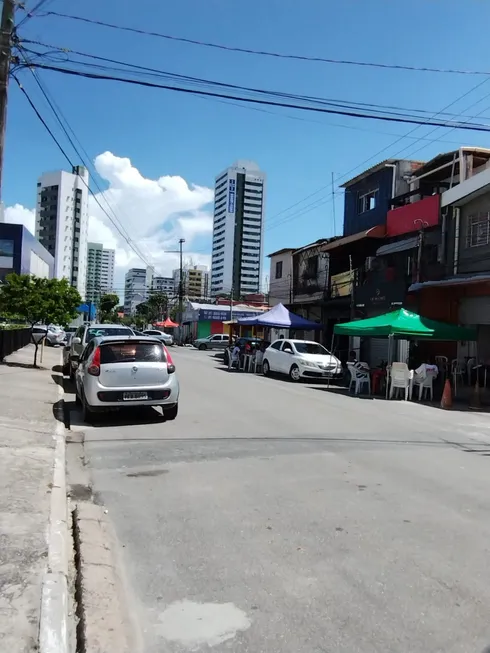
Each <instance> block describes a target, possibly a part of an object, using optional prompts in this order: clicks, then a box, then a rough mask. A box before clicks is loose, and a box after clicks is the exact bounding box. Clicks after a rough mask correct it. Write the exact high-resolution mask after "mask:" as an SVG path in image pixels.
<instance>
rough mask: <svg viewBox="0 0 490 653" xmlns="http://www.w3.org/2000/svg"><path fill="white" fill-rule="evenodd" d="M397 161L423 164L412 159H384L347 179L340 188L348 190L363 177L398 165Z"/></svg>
mask: <svg viewBox="0 0 490 653" xmlns="http://www.w3.org/2000/svg"><path fill="white" fill-rule="evenodd" d="M399 161H408V162H409V163H419V164H423V163H424V162H423V161H415V160H413V159H385V160H384V161H381V162H380V163H377V164H376V165H374V166H372V167H371V168H368V169H367V170H364V171H363V172H360V173H359V174H358V175H357V176H356V177H352V179H349V181H346V182H345V183H344V184H341V186H340V188H348V187H349V186H352V184H357V182H358V181H361V179H364V177H368V176H369V175H372V174H373V173H374V172H378V170H382V169H383V168H385V167H386V166H387V165H393V164H394V163H398V162H399Z"/></svg>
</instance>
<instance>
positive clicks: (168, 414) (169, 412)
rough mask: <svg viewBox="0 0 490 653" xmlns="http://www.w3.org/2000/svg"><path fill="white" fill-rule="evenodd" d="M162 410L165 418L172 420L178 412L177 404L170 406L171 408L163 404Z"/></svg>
mask: <svg viewBox="0 0 490 653" xmlns="http://www.w3.org/2000/svg"><path fill="white" fill-rule="evenodd" d="M162 411H163V416H164V417H165V420H168V421H171V420H174V419H175V418H176V417H177V415H178V413H179V404H175V406H172V408H165V406H162Z"/></svg>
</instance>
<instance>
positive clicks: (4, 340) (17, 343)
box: [0, 329, 31, 361]
mask: <svg viewBox="0 0 490 653" xmlns="http://www.w3.org/2000/svg"><path fill="white" fill-rule="evenodd" d="M30 342H31V330H30V329H0V361H3V359H4V358H5V356H8V355H9V354H11V353H12V352H14V351H17V350H18V349H22V347H25V346H26V345H28V344H29V343H30Z"/></svg>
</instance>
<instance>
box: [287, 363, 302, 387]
mask: <svg viewBox="0 0 490 653" xmlns="http://www.w3.org/2000/svg"><path fill="white" fill-rule="evenodd" d="M289 378H290V379H291V381H294V382H295V383H297V382H298V381H301V372H300V371H299V367H298V366H297V365H292V366H291V369H290V370H289Z"/></svg>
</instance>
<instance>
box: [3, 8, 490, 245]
mask: <svg viewBox="0 0 490 653" xmlns="http://www.w3.org/2000/svg"><path fill="white" fill-rule="evenodd" d="M29 4H30V5H33V4H34V2H33V0H30V3H29V2H28V5H29ZM46 7H47V9H48V10H58V11H66V12H67V13H74V14H78V15H82V16H87V17H90V18H95V19H98V20H102V21H109V22H115V23H119V24H124V25H133V26H136V27H139V28H142V29H145V30H156V31H161V32H165V33H167V34H173V35H176V36H183V37H188V38H192V39H198V40H203V41H214V42H219V43H222V44H225V45H231V46H239V47H245V48H252V49H261V50H272V51H279V52H285V53H296V54H303V55H309V56H323V57H333V58H336V59H358V60H364V61H376V62H380V63H390V64H402V65H413V66H430V67H437V68H460V69H468V70H472V69H479V70H481V69H489V70H490V65H489V64H488V54H487V52H488V25H490V3H487V2H483V1H482V0H466V1H465V2H464V3H462V2H461V1H456V0H445V1H444V2H443V1H442V0H438V1H436V0H413V1H412V2H410V3H406V2H405V3H402V2H396V1H391V2H390V1H388V0H369V1H368V2H367V1H364V2H361V0H357V1H354V0H343V1H342V2H339V1H337V2H332V1H330V0H303V1H302V2H298V0H248V2H247V3H238V2H233V1H232V0H228V1H225V0H180V1H179V2H170V1H167V2H161V1H157V0H139V2H138V3H134V2H130V0H104V1H103V2H101V0H86V1H85V2H84V3H78V4H77V5H75V4H74V3H67V2H63V1H62V0H50V2H48V3H47V4H46ZM20 35H21V37H22V36H23V37H25V38H31V39H38V40H40V41H43V42H45V43H49V44H54V45H57V46H58V45H59V46H64V47H67V48H72V49H78V50H81V51H84V52H90V53H93V54H97V55H100V56H106V57H111V58H114V59H121V60H125V61H128V60H129V61H132V62H134V63H137V64H140V65H146V66H152V67H156V68H161V69H164V70H168V71H171V72H174V73H179V74H185V75H192V76H197V77H205V78H208V79H214V80H218V81H225V82H232V83H235V84H243V85H248V86H255V87H260V88H265V89H269V90H281V91H289V92H295V93H303V94H309V95H316V96H322V97H330V98H339V99H345V100H355V101H362V102H373V103H380V104H391V105H398V106H402V107H411V108H420V109H427V110H433V111H434V112H435V111H438V110H440V109H442V108H443V107H444V106H445V105H448V104H449V103H451V102H453V101H454V100H456V99H457V98H458V97H459V96H462V95H463V94H465V93H468V92H469V91H470V90H471V89H472V88H473V87H475V86H476V85H477V84H479V83H481V82H482V81H483V80H484V79H485V77H482V76H475V75H451V74H438V73H423V72H409V71H396V70H380V69H373V68H361V67H354V66H345V65H329V64H322V63H311V62H300V61H290V60H281V59H273V58H267V57H263V56H255V55H246V54H241V53H234V52H224V51H220V50H212V49H208V48H204V47H198V46H194V45H188V44H182V43H176V42H169V41H165V40H162V39H157V38H151V37H149V36H139V35H135V34H128V33H124V32H118V31H113V30H109V29H107V28H103V27H96V26H92V25H86V24H82V23H79V22H75V21H69V20H66V19H60V18H56V17H53V16H47V17H34V18H32V19H31V20H30V21H29V22H28V23H27V24H26V25H25V26H24V27H23V28H22V29H21V31H20ZM42 77H43V80H44V82H45V83H46V85H47V87H48V88H49V90H50V92H51V93H52V95H53V96H54V98H55V99H56V101H57V103H58V104H59V106H60V107H61V108H62V110H63V112H64V113H65V115H66V117H67V118H68V120H69V122H70V123H71V125H72V126H73V127H74V128H75V131H76V133H77V136H78V138H79V139H80V141H81V142H82V143H83V145H84V148H85V149H86V151H87V152H88V154H89V155H90V157H91V158H92V159H94V158H95V157H96V156H97V155H100V154H101V153H103V152H106V151H109V152H112V153H113V154H114V155H115V156H116V157H128V158H129V159H130V160H131V163H132V165H133V166H134V167H135V168H137V169H138V170H139V171H140V173H141V175H143V177H146V178H149V179H157V178H159V177H161V176H163V175H174V176H177V175H178V176H181V177H183V178H184V179H185V180H186V181H187V182H188V183H193V184H198V185H201V186H211V185H212V184H213V180H214V176H215V175H216V174H217V173H218V172H220V171H221V170H222V169H223V168H225V167H226V166H228V165H230V164H231V163H233V162H234V161H235V160H236V159H239V158H245V159H252V160H255V161H256V162H257V163H258V164H259V165H260V167H261V168H262V169H263V170H264V171H266V173H267V175H268V199H267V220H268V223H269V224H268V228H267V231H266V247H265V250H266V253H267V252H270V251H273V250H274V249H277V248H279V247H283V246H289V245H292V246H300V245H302V244H305V243H307V242H308V241H311V240H314V239H316V238H320V237H326V236H330V235H332V234H333V233H334V223H333V211H332V201H331V190H330V188H328V187H327V188H326V189H325V190H323V191H322V192H319V193H318V194H316V195H314V196H313V197H312V198H311V199H309V200H305V201H304V202H302V203H299V204H298V205H297V206H296V207H294V208H293V209H291V210H289V211H286V212H285V213H281V212H282V211H284V210H285V209H287V208H288V207H290V206H291V205H293V204H295V203H297V202H300V200H302V199H303V198H305V197H306V196H308V195H310V194H312V193H315V192H316V191H317V190H318V189H320V188H321V187H324V186H327V185H328V184H329V183H330V178H331V173H332V172H334V173H335V175H336V176H340V175H341V174H343V173H346V172H347V171H349V170H351V169H352V168H355V167H356V166H357V165H359V164H361V163H362V162H363V161H365V160H366V159H368V158H369V157H372V156H373V155H375V154H376V153H377V152H379V151H380V150H381V149H383V148H386V147H387V150H386V151H385V152H383V153H382V154H380V155H379V156H378V157H377V158H374V159H372V160H371V161H369V162H368V163H366V164H365V165H364V166H363V167H369V166H370V165H373V164H374V163H376V161H377V160H379V159H383V158H387V157H389V156H395V155H396V156H400V157H402V158H403V157H406V158H411V156H413V157H414V158H417V159H418V158H421V159H428V158H431V157H432V156H434V155H435V154H437V153H438V152H441V151H446V150H451V149H453V148H455V147H457V145H456V144H461V145H480V146H483V147H490V134H482V133H476V132H462V131H455V130H453V131H449V130H445V129H438V130H437V131H435V132H434V133H431V134H430V136H427V138H431V139H440V140H438V141H437V142H435V143H429V142H427V141H423V140H416V139H419V138H421V137H425V136H426V135H427V134H428V133H429V132H431V130H432V129H433V128H430V127H421V128H419V129H418V130H417V131H415V132H414V133H413V134H412V138H406V139H403V140H401V141H400V142H398V143H396V144H394V145H391V144H392V143H393V142H394V141H395V140H396V139H397V137H398V136H400V135H403V134H406V133H408V132H409V131H411V130H412V129H413V127H411V126H409V125H403V124H389V123H382V122H377V121H367V120H362V121H361V120H356V119H348V118H344V117H338V116H327V115H320V114H309V113H297V112H295V111H293V110H291V109H289V110H286V109H285V110H282V111H277V110H274V109H273V110H272V112H273V115H271V114H269V113H264V112H262V111H255V110H251V109H245V108H241V107H237V106H232V105H227V104H224V103H223V102H217V101H213V100H204V99H200V98H197V97H193V96H191V95H181V94H177V93H171V92H167V91H161V90H147V89H143V88H138V87H134V86H127V85H118V84H115V83H108V82H98V81H91V80H86V79H81V78H69V77H67V76H61V75H59V74H57V73H52V72H44V71H43V73H42ZM20 78H21V79H22V81H23V82H24V83H25V86H26V88H27V89H28V90H29V92H30V94H31V95H32V96H33V98H34V99H35V100H36V102H39V106H40V107H42V106H43V105H42V104H41V102H40V96H39V93H38V92H37V90H36V89H35V87H34V85H33V81H32V79H31V78H30V75H29V73H28V71H25V72H23V73H22V74H21V75H20ZM488 79H489V81H488V82H485V83H483V84H482V85H481V86H480V87H479V88H478V89H477V90H475V91H472V92H470V93H468V95H467V96H466V97H465V98H464V99H462V100H460V101H458V102H457V103H456V104H454V105H453V106H452V107H451V111H453V112H455V113H460V112H463V113H464V112H465V111H466V110H467V108H468V107H470V106H471V105H472V104H474V103H477V104H475V106H474V108H472V109H469V110H468V115H477V114H478V113H481V115H483V116H490V77H488ZM486 96H488V97H486ZM485 97H486V99H484V98H485ZM45 114H46V115H49V114H48V113H47V111H45ZM290 116H295V119H292V118H290ZM488 122H489V123H490V119H489V120H488ZM60 140H62V142H63V144H64V145H66V147H67V151H69V153H70V155H72V156H73V157H74V158H75V156H74V155H73V154H72V151H71V150H70V147H69V145H67V144H66V141H64V140H63V138H62V136H61V135H60ZM447 141H451V142H447ZM60 167H66V163H65V161H64V159H63V158H62V155H61V154H60V153H59V152H58V150H57V149H56V146H55V145H54V144H53V143H52V142H51V141H50V138H49V136H48V135H47V134H46V133H45V132H44V131H43V128H42V126H41V125H40V123H39V122H38V121H37V118H36V117H35V116H34V115H33V113H32V110H31V108H30V107H29V106H28V105H27V104H26V102H25V100H24V98H23V97H21V95H20V93H19V91H18V89H17V88H16V85H15V84H14V83H13V84H11V88H10V103H9V115H8V133H7V148H6V158H5V172H4V188H3V200H4V202H5V204H6V205H7V206H9V205H13V204H16V203H18V204H21V205H23V206H25V207H28V208H32V207H33V206H34V201H35V189H36V179H37V177H38V175H39V173H40V172H42V171H43V170H50V169H57V168H60ZM361 169H362V168H360V170H361ZM360 170H359V171H360ZM354 174H355V173H353V174H352V176H353V175H354ZM344 180H345V178H344ZM342 202H343V200H342V196H341V194H339V195H337V200H336V232H337V233H339V232H340V230H341V223H342ZM305 211H306V212H305ZM278 214H279V215H278ZM121 220H122V222H124V217H121ZM209 245H210V237H209V234H197V235H196V237H195V239H194V242H193V248H194V250H195V251H203V252H204V251H206V250H208V251H209Z"/></svg>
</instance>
